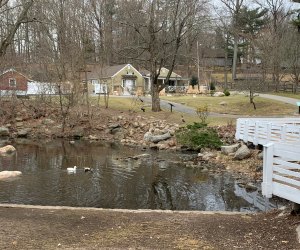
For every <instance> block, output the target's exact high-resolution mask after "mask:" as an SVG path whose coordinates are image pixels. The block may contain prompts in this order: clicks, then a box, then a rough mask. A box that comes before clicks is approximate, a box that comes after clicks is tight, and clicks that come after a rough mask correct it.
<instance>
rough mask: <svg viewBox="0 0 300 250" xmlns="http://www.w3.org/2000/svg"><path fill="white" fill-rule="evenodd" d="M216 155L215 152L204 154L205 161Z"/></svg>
mask: <svg viewBox="0 0 300 250" xmlns="http://www.w3.org/2000/svg"><path fill="white" fill-rule="evenodd" d="M214 157H215V154H214V153H210V152H208V153H205V154H204V155H203V156H202V159H203V160H204V161H209V160H210V159H211V158H214Z"/></svg>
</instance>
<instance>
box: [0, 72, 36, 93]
mask: <svg viewBox="0 0 300 250" xmlns="http://www.w3.org/2000/svg"><path fill="white" fill-rule="evenodd" d="M28 81H30V80H29V78H28V77H26V76H24V75H23V74H21V73H19V72H18V71H16V70H14V69H9V70H6V71H4V72H3V73H2V74H1V75H0V91H1V93H10V92H17V93H18V94H22V93H26V92H27V88H28Z"/></svg>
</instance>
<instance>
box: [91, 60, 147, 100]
mask: <svg viewBox="0 0 300 250" xmlns="http://www.w3.org/2000/svg"><path fill="white" fill-rule="evenodd" d="M87 77H88V82H89V83H91V84H92V86H93V92H94V93H95V94H102V93H103V94H104V93H109V94H112V95H128V96H129V95H141V94H143V93H144V78H143V76H142V75H141V74H140V72H139V71H137V70H136V69H135V68H134V67H133V66H132V65H131V64H121V65H114V66H106V67H102V68H100V67H94V68H93V70H92V71H91V72H89V73H88V76H87Z"/></svg>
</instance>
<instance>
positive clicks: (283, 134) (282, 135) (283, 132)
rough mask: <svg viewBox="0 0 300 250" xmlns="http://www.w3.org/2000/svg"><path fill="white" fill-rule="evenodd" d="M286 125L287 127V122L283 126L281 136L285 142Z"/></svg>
mask: <svg viewBox="0 0 300 250" xmlns="http://www.w3.org/2000/svg"><path fill="white" fill-rule="evenodd" d="M286 127H287V125H286V124H284V125H282V126H281V138H280V140H281V142H285V140H286Z"/></svg>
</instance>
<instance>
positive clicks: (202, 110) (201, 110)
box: [196, 104, 208, 124]
mask: <svg viewBox="0 0 300 250" xmlns="http://www.w3.org/2000/svg"><path fill="white" fill-rule="evenodd" d="M196 113H197V115H198V117H199V118H200V120H201V123H203V124H206V119H207V117H208V106H207V104H205V105H203V106H200V107H198V108H197V109H196Z"/></svg>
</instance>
